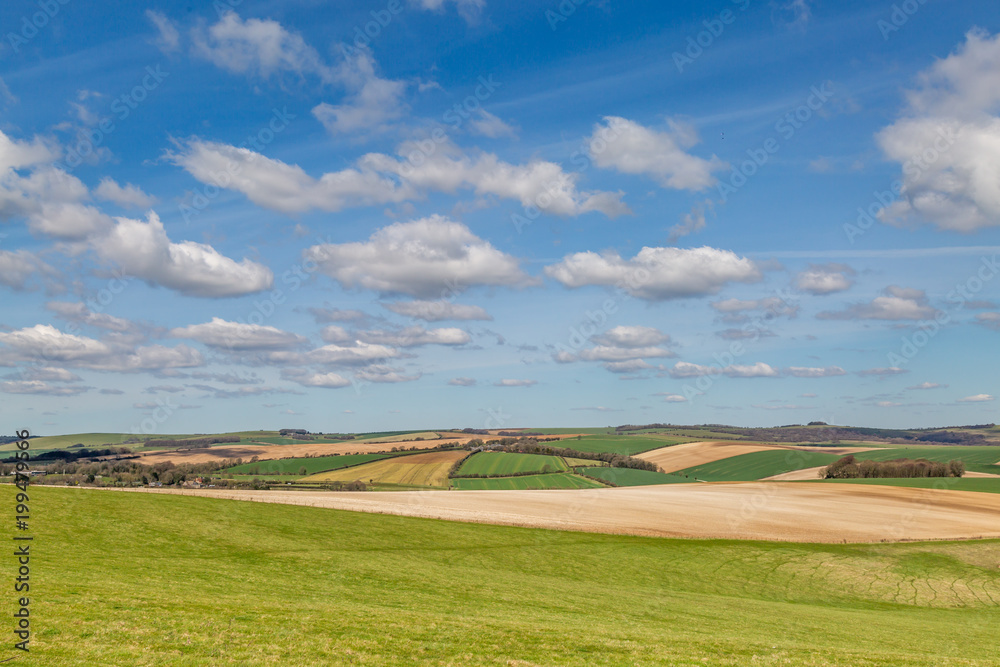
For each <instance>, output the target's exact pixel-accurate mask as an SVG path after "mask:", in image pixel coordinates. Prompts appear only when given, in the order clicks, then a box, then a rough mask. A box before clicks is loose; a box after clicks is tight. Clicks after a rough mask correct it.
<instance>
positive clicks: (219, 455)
mask: <svg viewBox="0 0 1000 667" xmlns="http://www.w3.org/2000/svg"><path fill="white" fill-rule="evenodd" d="M576 436H577V434H576V433H567V434H563V435H551V436H546V437H548V438H558V439H560V440H566V439H569V438H575V437H576ZM475 438H482V436H476V435H457V436H454V437H449V438H442V439H440V440H400V441H397V442H386V441H384V440H382V441H378V442H364V441H361V440H349V441H347V442H337V443H333V442H328V443H323V442H303V443H302V444H296V445H244V444H236V445H233V446H232V447H210V448H208V449H193V450H185V451H177V450H172V451H166V452H153V453H150V454H144V455H143V456H142V459H140V461H139V462H140V463H142V464H143V465H155V464H157V463H161V462H163V461H172V462H173V463H174V464H180V463H208V462H209V461H221V460H225V459H239V458H241V459H243V460H244V461H249V460H250V459H252V458H253V457H255V456H256V457H257V458H258V459H259V460H261V461H266V460H270V459H289V458H295V457H298V456H332V455H333V454H354V453H355V452H357V453H358V454H376V453H378V452H388V451H390V450H391V449H392V448H393V447H398V448H400V449H409V448H411V447H416V448H417V449H433V448H435V447H440V446H442V445H455V446H462V445H464V444H465V443H467V442H469V441H470V440H473V439H475Z"/></svg>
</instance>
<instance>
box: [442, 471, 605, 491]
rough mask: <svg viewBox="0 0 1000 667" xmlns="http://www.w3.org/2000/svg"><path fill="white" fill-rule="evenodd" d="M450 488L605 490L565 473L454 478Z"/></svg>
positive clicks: (481, 489) (473, 489) (590, 481)
mask: <svg viewBox="0 0 1000 667" xmlns="http://www.w3.org/2000/svg"><path fill="white" fill-rule="evenodd" d="M451 486H452V488H454V489H460V490H463V491H483V490H492V491H514V490H523V489H596V488H605V485H604V484H601V483H600V482H595V481H594V480H592V479H587V478H586V477H580V476H579V475H574V474H572V473H567V472H563V473H551V474H545V475H522V476H520V477H490V478H482V477H468V478H459V477H455V478H452V480H451Z"/></svg>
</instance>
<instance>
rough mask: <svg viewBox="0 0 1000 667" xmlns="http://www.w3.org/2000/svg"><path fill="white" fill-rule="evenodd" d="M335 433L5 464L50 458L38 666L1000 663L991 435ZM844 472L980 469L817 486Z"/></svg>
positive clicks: (93, 443) (961, 431)
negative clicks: (852, 466)
mask: <svg viewBox="0 0 1000 667" xmlns="http://www.w3.org/2000/svg"><path fill="white" fill-rule="evenodd" d="M699 433H704V434H706V435H707V436H710V438H707V439H699ZM337 435H338V436H339V437H337V438H325V437H323V436H322V435H320V434H310V433H307V432H305V430H304V429H290V430H286V431H284V432H280V433H279V432H238V433H229V434H217V435H215V436H205V435H198V436H192V435H187V436H177V435H174V436H150V437H146V438H143V439H136V438H134V437H133V438H130V437H129V436H127V435H126V434H108V433H104V434H80V435H75V436H68V437H65V436H59V437H32V438H29V439H27V440H11V441H10V442H8V443H6V444H4V445H3V446H2V448H3V450H4V451H6V452H7V453H9V454H13V453H14V452H17V451H29V452H33V453H35V456H36V458H35V461H34V463H32V464H31V465H30V467H29V466H24V467H26V468H29V469H30V470H33V471H35V473H36V474H35V476H33V477H29V478H28V479H29V483H28V485H27V488H28V489H29V495H30V497H31V499H32V503H33V505H32V508H33V509H32V511H33V512H37V513H38V514H39V515H40V516H44V517H46V519H45V521H44V522H43V523H41V524H40V525H39V527H38V528H37V529H36V530H35V532H34V533H33V535H34V537H35V539H37V540H38V541H39V542H38V543H39V544H44V545H46V555H45V557H44V559H43V560H42V565H40V566H39V572H40V574H39V575H36V576H38V577H39V579H40V581H42V582H43V583H42V584H40V585H39V593H38V601H39V603H38V604H37V606H33V607H32V608H31V611H32V614H33V618H34V619H35V622H34V624H33V632H34V633H35V634H34V637H35V639H34V641H35V642H36V643H35V645H34V648H33V651H35V652H37V653H38V654H40V655H44V656H45V664H80V663H82V662H92V663H96V664H150V665H152V664H165V663H178V664H187V663H191V664H195V663H203V662H204V663H215V664H278V663H293V664H304V665H305V664H317V665H318V664H403V663H413V662H416V663H419V664H484V665H486V664H525V665H528V664H539V665H549V664H559V665H562V664H566V665H590V664H717V665H743V664H765V665H767V664H773V665H781V664H816V665H988V664H996V656H995V655H994V653H995V652H994V651H993V642H992V634H993V632H994V630H995V627H996V624H997V622H1000V428H998V427H996V426H993V425H980V426H975V427H972V426H970V427H964V428H951V429H947V428H946V429H915V430H888V429H853V428H850V427H840V426H830V425H826V424H823V425H819V424H817V425H812V426H809V427H799V426H790V427H783V428H775V429H767V430H764V431H761V430H760V429H743V428H731V427H723V426H720V425H714V426H711V427H701V426H683V427H680V426H672V425H667V424H651V425H646V426H619V427H616V428H607V429H593V428H579V429H544V428H538V429H513V430H505V431H504V432H503V435H500V433H499V431H495V432H492V433H491V432H489V431H478V432H477V430H476V429H461V430H451V431H449V430H442V431H414V432H409V433H407V432H392V433H377V434H362V433H358V434H337ZM761 435H765V436H767V437H766V438H761V437H760V436H761ZM291 436H294V437H291ZM235 438H239V440H238V441H234V439H235ZM304 438H309V440H304ZM720 438H721V439H720ZM206 439H217V440H220V441H223V442H219V443H216V444H211V445H204V444H201V443H202V442H204V441H205V440H206ZM74 440H75V441H76V442H72V443H71V441H74ZM101 440H104V441H107V442H98V441H101ZM123 440H132V442H130V444H128V445H116V444H115V443H116V442H122V441H123ZM227 440H228V442H226V441H227ZM947 440H954V441H959V442H962V443H964V444H951V445H941V444H939V443H940V442H942V441H947ZM25 442H27V443H28V445H29V448H27V449H26V450H23V449H19V447H23V443H25ZM165 442H171V443H173V446H174V447H175V448H173V449H168V448H164V447H163V443H165ZM973 442H974V443H976V444H968V443H973ZM19 443H20V444H19ZM190 443H198V446H192V445H191V444H190ZM304 443H308V446H307V445H305V444H304ZM82 445H88V446H87V447H82ZM108 449H115V450H117V451H115V452H114V453H112V454H103V453H100V452H104V451H106V450H108ZM123 449H127V450H128V451H121V450H123ZM375 450H380V451H375ZM91 452H95V453H97V454H96V455H89V454H90V453H91ZM193 452H197V453H198V458H196V459H195V458H193V457H192V453H193ZM240 452H245V453H252V456H251V458H250V459H249V460H244V459H243V458H242V457H236V458H233V454H235V453H240ZM80 454H83V456H80ZM846 456H854V457H857V459H859V460H865V461H873V462H880V461H883V462H884V461H899V460H920V459H923V460H926V461H929V462H935V461H938V462H940V461H958V460H961V461H962V462H963V467H964V471H963V474H962V475H961V476H957V477H956V476H942V477H910V478H855V479H832V478H825V473H826V472H827V471H828V470H832V469H833V467H830V468H828V467H827V466H829V464H830V463H833V462H835V461H840V460H843V459H844V458H845V457H846ZM5 461H6V462H5V463H3V464H2V465H3V469H2V471H3V472H4V473H6V474H12V473H17V466H16V459H14V458H8V459H6V460H5ZM41 471H45V473H46V474H44V475H41V474H37V473H40V472H41ZM95 472H96V473H98V474H94V473H95ZM91 475H93V479H90V477H91ZM8 479H9V480H11V481H13V480H12V478H8ZM164 481H166V483H164ZM850 482H853V483H850ZM109 555H111V556H113V557H111V558H109V557H108V556H109ZM140 653H141V657H137V656H138V655H139V654H140Z"/></svg>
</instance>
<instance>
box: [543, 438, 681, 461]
mask: <svg viewBox="0 0 1000 667" xmlns="http://www.w3.org/2000/svg"><path fill="white" fill-rule="evenodd" d="M682 442H687V441H686V440H683V439H677V440H671V439H666V438H645V437H642V436H639V435H611V436H602V435H585V436H583V437H582V438H580V439H579V440H577V439H576V438H570V439H569V440H563V441H561V442H559V443H558V444H556V443H553V446H554V447H567V448H569V449H575V450H576V451H578V452H595V453H598V454H600V453H604V452H613V453H615V454H624V455H626V456H631V455H633V454H641V453H642V452H648V451H649V450H651V449H659V448H660V447H669V446H671V445H678V444H680V443H682Z"/></svg>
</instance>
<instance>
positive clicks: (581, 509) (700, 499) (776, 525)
mask: <svg viewBox="0 0 1000 667" xmlns="http://www.w3.org/2000/svg"><path fill="white" fill-rule="evenodd" d="M123 490H125V489H123ZM125 491H129V492H139V493H143V492H148V493H181V494H186V495H199V496H208V497H213V498H228V499H233V500H249V501H256V502H272V503H285V504H293V505H311V506H314V507H326V508H332V509H340V510H350V511H360V512H376V513H381V514H397V515H404V516H415V517H425V518H434V519H447V520H453V521H469V522H475V523H494V524H503V525H511V526H531V527H537V528H551V529H559V530H579V531H589V532H601V533H623V534H632V535H649V536H660V537H685V538H726V539H749V540H778V541H794V542H843V541H847V542H879V541H898V540H937V539H948V540H953V539H973V538H986V537H1000V494H991V493H974V492H968V491H953V490H940V489H914V488H907V487H888V486H864V485H854V484H842V485H841V484H822V483H816V484H809V483H801V484H782V483H780V482H778V483H775V482H739V483H714V484H670V485H662V486H642V487H629V488H617V489H574V490H546V491H455V490H451V491H404V492H397V493H371V492H368V493H364V492H357V493H348V492H312V491H241V490H215V489H193V490H183V491H175V490H165V489H134V490H131V489H130V490H125Z"/></svg>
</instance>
